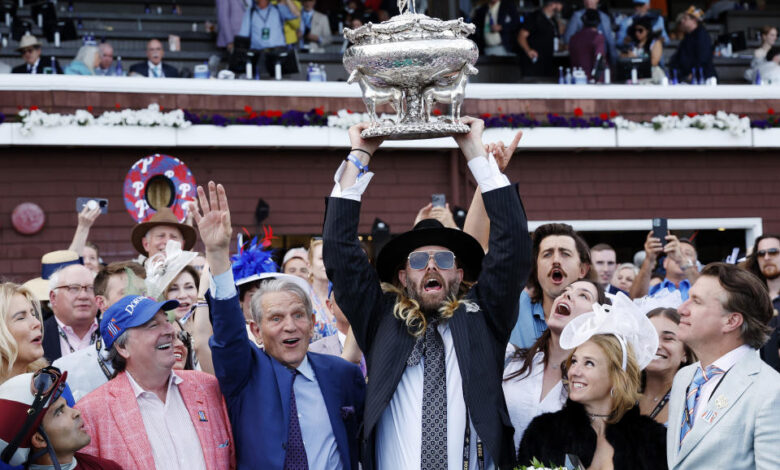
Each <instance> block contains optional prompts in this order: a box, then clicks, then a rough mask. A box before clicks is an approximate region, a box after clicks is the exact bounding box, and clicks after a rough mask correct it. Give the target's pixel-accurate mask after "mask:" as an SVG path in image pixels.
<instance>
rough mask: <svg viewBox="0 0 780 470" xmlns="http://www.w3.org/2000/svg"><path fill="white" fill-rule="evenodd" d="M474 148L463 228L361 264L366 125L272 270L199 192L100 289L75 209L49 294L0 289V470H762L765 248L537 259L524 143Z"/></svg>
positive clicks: (775, 392)
mask: <svg viewBox="0 0 780 470" xmlns="http://www.w3.org/2000/svg"><path fill="white" fill-rule="evenodd" d="M597 19H598V18H597V17H596V16H594V15H592V14H589V13H587V12H586V14H585V15H583V22H584V25H585V27H586V28H591V29H592V30H593V31H596V28H597V27H598V21H597ZM593 31H592V32H593ZM95 54H97V53H95ZM94 57H95V59H93V60H94V63H95V64H96V66H97V62H99V56H98V55H95V56H94ZM464 122H465V123H467V124H468V125H469V126H470V128H471V131H470V132H469V133H468V134H465V135H458V136H457V137H456V138H455V139H456V142H457V144H458V146H459V148H460V150H461V152H462V154H463V155H464V157H465V158H466V160H467V166H468V167H469V169H470V171H471V172H472V174H473V176H474V177H475V180H476V182H477V183H478V188H479V190H478V191H477V192H476V193H475V196H474V200H473V201H472V204H471V206H470V209H469V211H468V213H467V215H466V218H465V221H463V225H462V226H458V225H457V224H456V222H455V220H454V218H453V216H452V214H451V212H450V211H449V209H448V208H447V207H444V208H433V207H432V206H425V207H423V208H422V209H421V211H420V213H419V214H418V216H417V218H416V219H415V220H414V223H413V228H412V229H411V230H409V231H407V232H405V233H403V234H400V235H398V236H396V237H394V238H392V239H390V240H389V241H388V242H386V243H385V244H384V245H383V247H382V248H381V249H380V250H379V252H378V254H376V256H372V257H370V258H369V256H368V254H367V253H368V252H367V251H366V247H364V246H363V245H362V244H361V243H360V242H359V240H358V232H357V229H358V221H359V218H360V200H361V196H362V194H363V193H364V192H365V191H367V190H369V189H368V185H369V183H370V181H371V179H372V177H373V175H374V174H373V173H372V172H370V171H369V170H368V167H369V164H370V163H371V159H372V156H373V155H374V154H375V153H376V152H377V151H378V149H379V147H380V145H381V143H382V142H381V139H363V138H361V137H360V133H361V131H362V130H363V129H365V128H366V126H368V123H363V124H359V125H356V126H354V127H352V128H351V129H350V130H349V138H350V141H351V142H350V143H351V148H352V150H351V151H350V154H349V155H348V156H347V158H346V159H345V160H344V161H343V162H342V163H341V164H340V166H339V167H338V169H337V170H336V173H335V176H334V180H335V185H334V187H333V190H332V192H331V194H330V197H329V198H328V199H327V201H326V208H327V210H324V211H323V213H324V219H325V221H324V226H323V234H322V237H315V238H313V239H312V240H311V243H310V244H309V246H308V247H307V248H303V247H295V248H291V249H289V250H288V251H287V252H286V253H284V255H283V256H281V253H276V254H274V250H273V249H272V248H270V247H269V246H264V245H263V244H262V243H247V244H243V245H241V242H239V245H240V246H239V251H238V253H233V254H232V255H231V247H234V246H236V245H235V241H234V238H233V228H232V227H233V226H232V222H231V213H230V209H229V203H228V195H227V194H228V191H229V190H230V188H225V187H223V186H222V185H217V184H215V183H214V182H209V183H208V185H206V187H199V188H198V196H197V203H195V204H192V206H190V207H189V210H191V211H192V214H193V217H192V218H191V221H190V222H189V223H188V222H180V221H179V220H178V219H177V218H176V216H175V215H174V214H173V212H172V211H171V210H170V209H168V208H165V207H163V208H161V209H160V210H158V211H157V212H156V213H155V214H154V215H153V216H152V217H151V218H150V219H149V220H147V221H145V222H142V223H139V224H137V225H136V226H134V227H132V229H130V228H129V229H128V233H127V241H128V242H129V243H131V244H132V246H134V247H135V249H136V250H137V251H138V257H137V258H135V259H132V260H123V261H117V262H113V263H110V264H105V263H103V262H102V261H101V259H100V250H99V248H98V247H97V246H96V245H94V244H93V243H91V242H90V241H89V233H90V230H91V228H92V226H93V225H94V224H95V223H99V222H98V221H99V217H100V208H99V207H97V206H96V207H95V208H90V207H89V205H86V206H85V208H84V209H83V210H82V212H81V213H80V214H79V215H78V223H77V227H76V231H75V234H74V237H73V240H72V241H71V244H70V246H69V247H68V250H60V251H57V252H53V253H48V254H46V255H44V257H43V258H42V260H41V263H42V266H41V268H42V270H41V271H42V276H41V277H40V278H36V279H32V280H30V281H28V282H26V283H25V284H23V285H20V284H14V283H11V282H6V283H3V284H1V285H0V414H2V416H3V426H0V468H3V469H5V468H13V469H18V468H30V469H41V468H45V469H48V468H71V469H72V468H76V469H112V470H113V469H117V468H125V469H136V468H159V469H162V468H165V469H177V468H178V469H187V470H191V469H232V468H264V469H266V468H267V469H293V468H295V469H307V468H313V469H314V468H316V469H329V470H330V469H339V468H343V469H347V468H350V469H357V468H359V465H360V466H362V468H365V469H372V468H417V467H418V466H420V467H422V468H447V467H449V468H453V467H461V466H462V468H469V469H476V468H514V466H515V465H516V464H521V465H526V464H530V463H531V461H533V460H534V459H538V460H539V461H541V462H545V463H548V464H553V465H556V466H558V465H564V463H565V462H567V461H569V460H571V459H572V458H577V459H579V461H580V462H581V463H582V465H583V466H584V467H588V468H595V467H597V468H605V467H606V468H640V469H648V470H650V469H653V470H657V469H663V468H675V469H699V468H718V467H720V466H722V465H723V464H724V462H725V463H727V465H728V466H729V467H732V466H733V467H736V468H745V469H754V468H777V467H778V466H779V465H780V460H778V454H777V447H778V445H780V374H778V370H780V345H779V344H778V322H777V318H778V317H777V308H778V307H780V236H776V235H771V234H765V235H762V236H761V237H759V238H757V239H756V241H755V243H754V245H753V246H752V247H748V250H747V254H746V256H745V258H744V259H742V260H737V261H736V263H735V264H728V263H724V262H713V263H710V264H707V265H706V266H702V263H700V262H699V256H698V250H697V246H696V245H695V242H694V241H693V240H690V239H686V238H681V237H679V236H678V235H676V234H673V233H667V234H665V235H663V234H661V236H660V238H659V237H658V236H657V234H656V233H655V232H653V231H650V232H649V233H648V234H647V236H646V239H645V243H644V246H643V247H642V248H643V249H642V250H639V251H638V252H637V254H636V255H635V256H634V260H632V261H629V262H625V263H622V264H621V261H624V260H622V259H620V258H619V257H618V254H617V252H616V251H615V249H613V248H612V247H611V246H610V245H608V244H606V243H597V244H594V245H593V246H592V247H589V246H588V244H587V242H586V241H585V239H584V238H583V237H582V236H581V235H580V234H578V233H577V232H576V231H575V230H574V229H573V228H572V227H571V226H569V225H566V224H562V223H548V224H544V225H541V226H539V227H538V228H537V229H536V230H534V231H533V233H530V234H529V231H528V224H527V220H526V217H525V212H524V209H523V206H522V202H521V199H520V196H519V192H520V191H522V188H521V187H520V188H518V187H517V186H515V185H511V184H510V181H509V180H508V179H507V177H506V176H505V175H504V173H503V171H504V169H505V168H506V166H507V165H508V164H509V162H510V159H511V157H512V154H513V153H514V151H515V149H516V147H517V145H518V142H519V140H520V137H521V135H522V133H518V134H517V136H516V138H515V139H514V141H513V142H512V143H511V144H510V145H509V146H508V147H507V146H505V145H504V144H503V143H501V142H498V143H489V144H483V142H482V132H483V129H484V123H483V122H482V121H480V120H478V119H474V118H464ZM411 219H412V217H411V214H410V225H412V224H411ZM199 242H200V243H201V244H202V245H201V246H202V247H203V248H204V254H201V253H198V252H195V251H192V250H193V249H195V247H196V246H198V245H197V244H198V243H199ZM637 248H639V247H637ZM369 252H370V250H369ZM275 256H276V258H274V257H275ZM275 259H278V260H280V261H281V262H280V263H279V265H277V263H276V261H275ZM50 363H53V366H48V364H50ZM367 384H368V385H367ZM734 429H740V433H738V434H734V433H733V430H734ZM464 434H465V436H464ZM572 461H573V460H572Z"/></svg>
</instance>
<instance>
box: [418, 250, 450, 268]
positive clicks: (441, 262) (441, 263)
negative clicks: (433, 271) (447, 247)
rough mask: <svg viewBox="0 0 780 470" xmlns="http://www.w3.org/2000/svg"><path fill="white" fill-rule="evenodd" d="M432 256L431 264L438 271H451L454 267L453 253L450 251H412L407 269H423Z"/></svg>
mask: <svg viewBox="0 0 780 470" xmlns="http://www.w3.org/2000/svg"><path fill="white" fill-rule="evenodd" d="M431 256H433V262H434V263H436V266H438V267H439V269H452V268H453V267H454V266H455V253H453V252H451V251H433V252H431V253H428V252H427V251H413V252H411V253H409V257H408V258H407V259H408V260H409V267H410V268H412V269H425V267H426V266H428V260H429V259H431Z"/></svg>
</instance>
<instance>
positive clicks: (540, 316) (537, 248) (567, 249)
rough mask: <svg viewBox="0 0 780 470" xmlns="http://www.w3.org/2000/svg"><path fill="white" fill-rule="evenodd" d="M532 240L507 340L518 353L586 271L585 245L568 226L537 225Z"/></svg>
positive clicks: (539, 332)
mask: <svg viewBox="0 0 780 470" xmlns="http://www.w3.org/2000/svg"><path fill="white" fill-rule="evenodd" d="M532 239H533V259H534V260H535V263H534V266H533V268H532V269H531V274H530V276H529V278H528V285H527V286H526V289H525V290H524V291H523V293H522V294H520V314H519V315H518V317H517V323H516V324H515V325H514V329H512V335H511V337H510V338H509V342H510V343H512V344H513V345H515V346H517V347H518V348H521V349H527V348H529V347H531V345H532V344H534V342H535V341H536V340H537V339H538V338H539V337H540V336H542V333H544V330H546V329H547V318H549V317H550V309H551V308H552V304H553V301H554V300H555V298H556V297H558V296H559V295H561V294H562V293H563V291H564V290H566V288H567V287H568V286H569V284H571V283H572V282H574V281H576V280H578V279H581V278H584V277H586V276H587V275H588V272H589V270H590V250H589V249H588V244H587V242H585V240H584V239H583V238H582V237H581V236H580V235H579V234H578V233H577V232H575V231H574V229H573V228H572V227H571V225H567V224H544V225H540V226H539V227H538V228H537V229H536V230H534V234H533V237H532Z"/></svg>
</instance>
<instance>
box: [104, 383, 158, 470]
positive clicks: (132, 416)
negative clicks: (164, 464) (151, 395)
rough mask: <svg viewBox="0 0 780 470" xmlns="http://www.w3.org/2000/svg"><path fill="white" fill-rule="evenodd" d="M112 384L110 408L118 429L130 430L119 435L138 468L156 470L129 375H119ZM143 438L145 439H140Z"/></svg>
mask: <svg viewBox="0 0 780 470" xmlns="http://www.w3.org/2000/svg"><path fill="white" fill-rule="evenodd" d="M108 383H109V384H111V386H110V389H109V393H110V394H111V397H112V401H113V403H112V404H111V405H110V406H109V409H110V410H111V415H112V417H113V419H114V423H115V424H116V428H117V429H120V430H123V429H126V430H129V431H130V432H126V433H125V432H122V433H119V434H120V435H121V436H122V437H121V438H122V439H124V440H125V447H126V448H127V449H128V450H129V451H130V455H131V456H132V457H133V460H134V461H135V463H136V466H137V467H138V468H154V456H153V454H152V446H151V444H150V443H149V438H148V437H147V436H146V426H144V420H143V418H142V417H141V409H140V408H139V407H138V400H136V398H135V395H134V394H133V387H131V386H130V381H129V380H128V378H127V373H122V374H119V375H118V376H117V377H116V378H115V379H113V380H111V381H109V382H108ZM139 436H143V439H138V437H139Z"/></svg>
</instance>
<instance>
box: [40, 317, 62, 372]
mask: <svg viewBox="0 0 780 470" xmlns="http://www.w3.org/2000/svg"><path fill="white" fill-rule="evenodd" d="M43 357H45V358H46V360H47V361H49V362H54V361H56V360H57V359H59V358H60V357H62V348H61V347H60V329H59V328H57V320H55V319H54V315H52V316H50V317H49V318H48V319H47V320H46V321H44V322H43Z"/></svg>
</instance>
